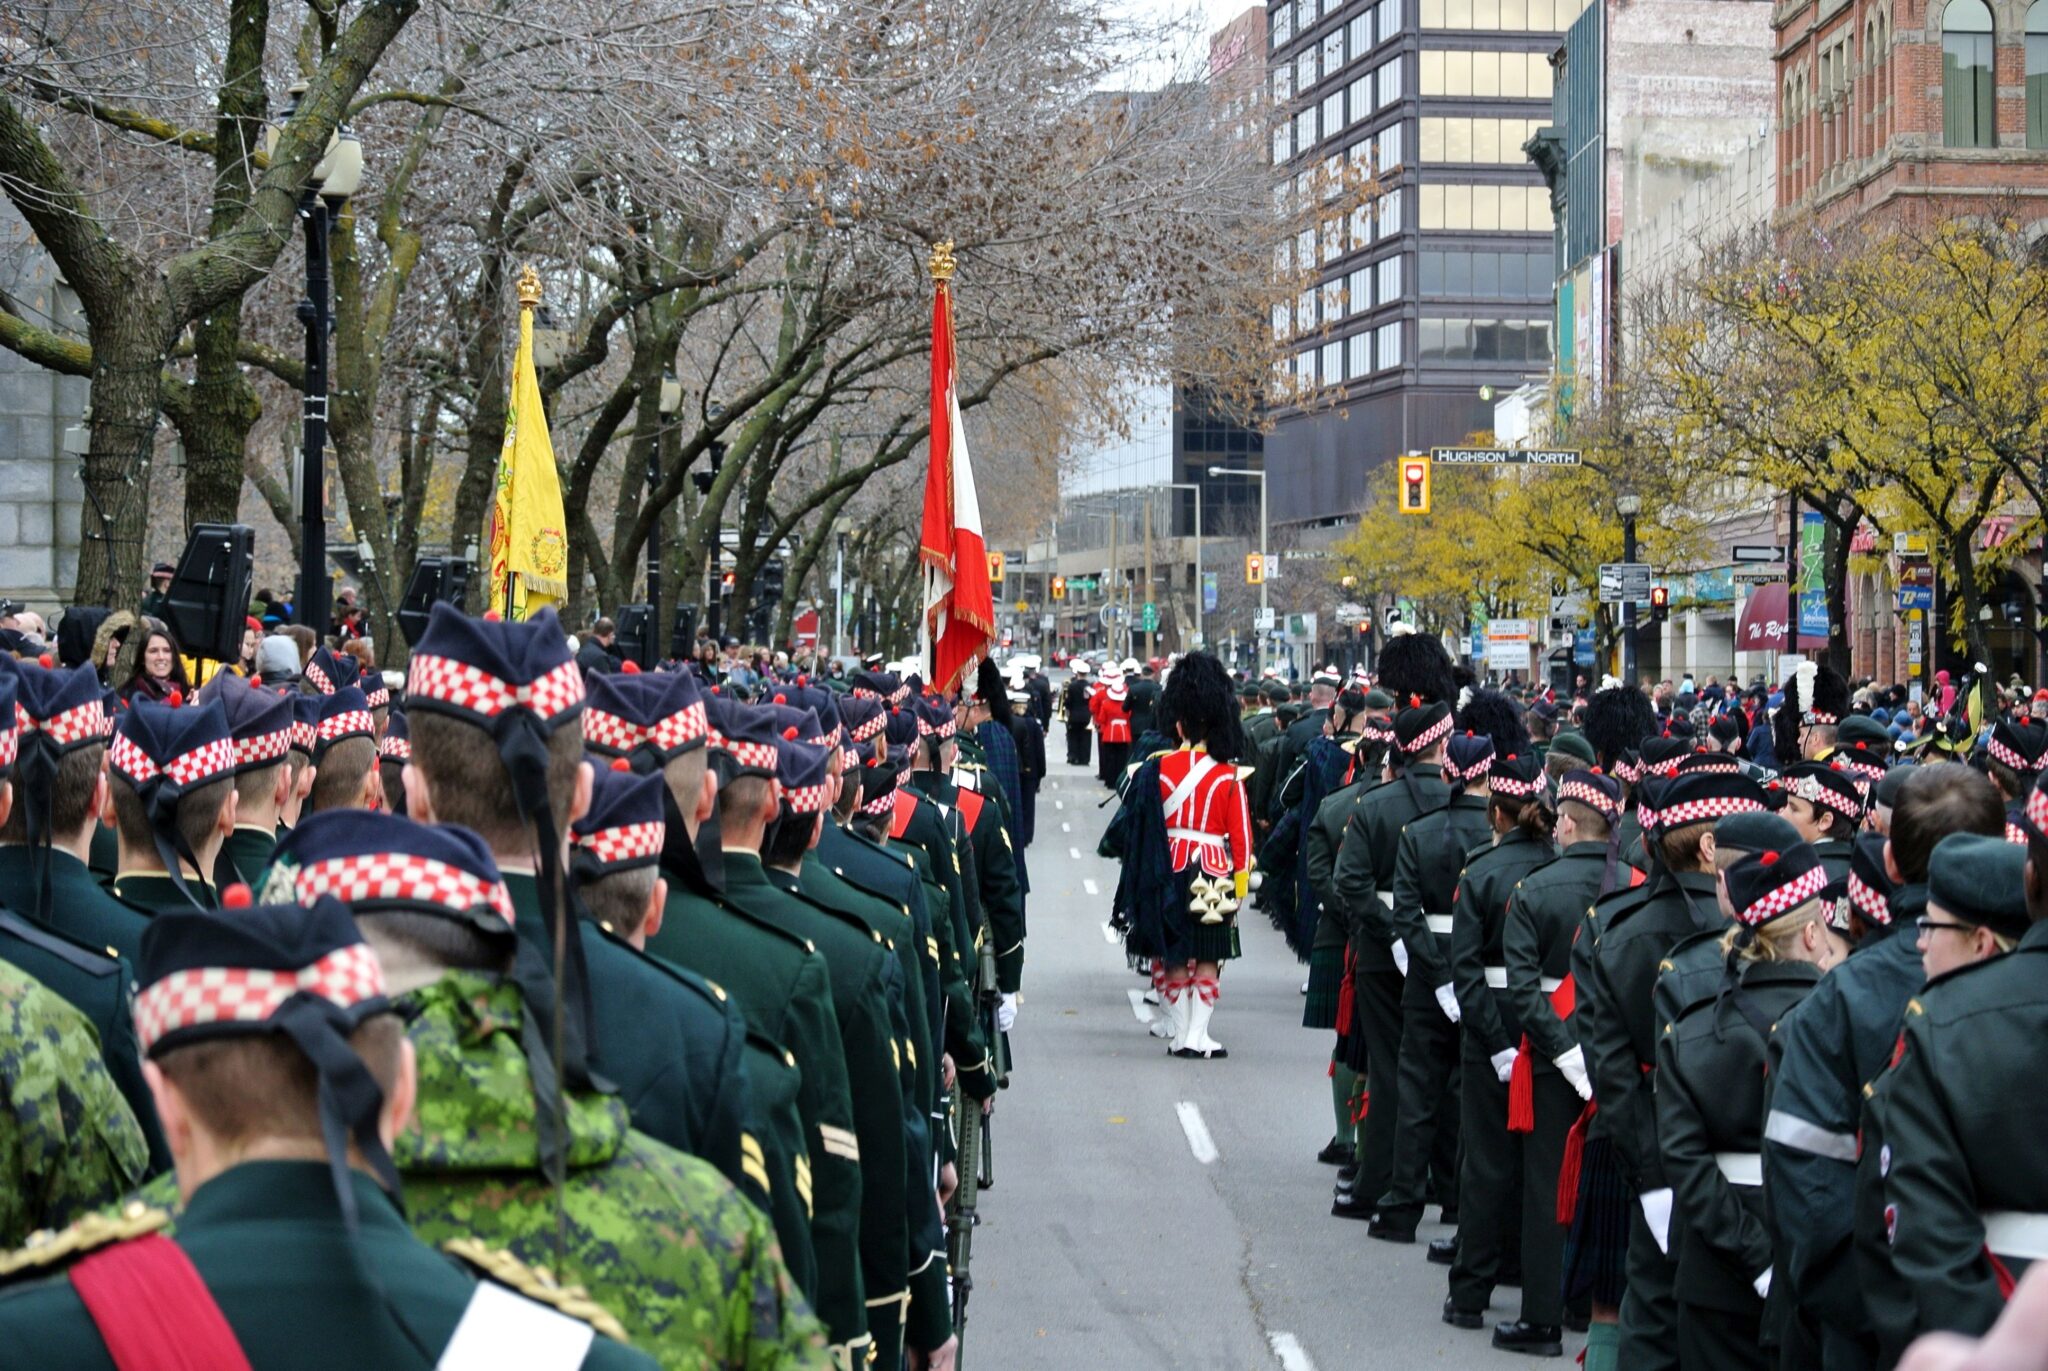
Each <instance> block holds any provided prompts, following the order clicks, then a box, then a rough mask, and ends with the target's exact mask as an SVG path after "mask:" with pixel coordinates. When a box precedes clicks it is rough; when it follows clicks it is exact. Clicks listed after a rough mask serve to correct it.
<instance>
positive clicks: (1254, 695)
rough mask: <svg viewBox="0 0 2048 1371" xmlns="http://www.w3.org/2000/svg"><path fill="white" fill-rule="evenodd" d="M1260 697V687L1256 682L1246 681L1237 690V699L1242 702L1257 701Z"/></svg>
mask: <svg viewBox="0 0 2048 1371" xmlns="http://www.w3.org/2000/svg"><path fill="white" fill-rule="evenodd" d="M1259 697H1260V694H1259V686H1258V682H1256V681H1246V682H1244V684H1242V685H1240V686H1239V687H1238V688H1237V698H1238V699H1240V700H1256V699H1258V698H1259Z"/></svg>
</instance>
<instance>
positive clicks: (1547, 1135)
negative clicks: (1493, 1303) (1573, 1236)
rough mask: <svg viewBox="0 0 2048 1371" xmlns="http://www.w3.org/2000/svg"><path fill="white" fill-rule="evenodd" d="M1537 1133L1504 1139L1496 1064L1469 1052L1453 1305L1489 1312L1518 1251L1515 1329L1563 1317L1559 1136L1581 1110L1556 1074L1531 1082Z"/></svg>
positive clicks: (1504, 1094) (1502, 1091) (1504, 1099)
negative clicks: (1519, 1297)
mask: <svg viewBox="0 0 2048 1371" xmlns="http://www.w3.org/2000/svg"><path fill="white" fill-rule="evenodd" d="M1535 1087H1536V1090H1535V1095H1536V1131H1535V1132H1533V1133H1510V1132H1508V1128H1507V1118H1508V1088H1507V1086H1506V1085H1505V1084H1503V1083H1502V1081H1501V1080H1500V1078H1499V1077H1498V1076H1496V1075H1495V1074H1494V1071H1493V1064H1492V1063H1491V1062H1489V1061H1487V1060H1486V1059H1485V1058H1484V1057H1475V1056H1474V1053H1473V1052H1471V1051H1468V1052H1466V1054H1465V1060H1464V1064H1463V1080H1462V1083H1461V1090H1460V1094H1461V1099H1462V1105H1463V1108H1462V1110H1461V1116H1460V1118H1459V1121H1458V1124H1459V1130H1460V1132H1461V1134H1462V1136H1463V1139H1464V1144H1465V1166H1464V1170H1463V1171H1462V1172H1460V1173H1459V1186H1458V1220H1459V1221H1458V1257H1457V1260H1456V1261H1455V1262H1453V1263H1452V1265H1451V1300H1452V1302H1453V1303H1454V1304H1456V1305H1457V1307H1458V1308H1460V1309H1464V1310H1470V1311H1473V1312H1477V1311H1479V1310H1482V1309H1484V1308H1486V1306H1487V1304H1488V1302H1489V1301H1490V1299H1491V1298H1492V1295H1493V1288H1494V1286H1495V1285H1497V1284H1499V1282H1500V1276H1501V1272H1502V1269H1503V1268H1504V1267H1506V1266H1507V1265H1508V1255H1509V1254H1510V1253H1512V1252H1515V1251H1516V1250H1517V1248H1519V1250H1520V1256H1521V1268H1522V1320H1523V1322H1525V1323H1540V1324H1549V1325H1552V1326H1556V1325H1557V1324H1559V1323H1562V1322H1563V1311H1564V1295H1563V1288H1564V1234H1565V1230H1564V1229H1563V1228H1562V1227H1561V1226H1560V1225H1559V1224H1558V1222H1557V1172H1558V1168H1559V1167H1560V1166H1562V1165H1563V1164H1564V1141H1565V1135H1566V1134H1567V1133H1569V1132H1570V1131H1571V1127H1572V1123H1573V1121H1574V1120H1576V1119H1577V1118H1578V1117H1579V1111H1580V1110H1581V1108H1583V1106H1582V1105H1581V1103H1580V1101H1579V1096H1578V1092H1577V1091H1575V1090H1573V1089H1572V1088H1571V1086H1570V1085H1569V1084H1567V1083H1566V1081H1565V1079H1564V1077H1563V1076H1560V1075H1558V1074H1557V1073H1556V1072H1554V1071H1553V1072H1539V1073H1538V1074H1537V1076H1536V1081H1535Z"/></svg>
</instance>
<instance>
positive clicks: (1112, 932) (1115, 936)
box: [1102, 923, 1123, 947]
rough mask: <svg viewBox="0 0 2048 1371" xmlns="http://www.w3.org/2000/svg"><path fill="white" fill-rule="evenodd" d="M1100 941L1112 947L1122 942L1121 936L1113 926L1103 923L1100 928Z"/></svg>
mask: <svg viewBox="0 0 2048 1371" xmlns="http://www.w3.org/2000/svg"><path fill="white" fill-rule="evenodd" d="M1102 941H1104V942H1106V943H1108V944H1109V945H1110V946H1112V947H1114V946H1115V945H1116V944H1118V943H1120V942H1122V941H1123V935H1121V934H1120V933H1118V932H1117V931H1116V925H1115V924H1110V923H1105V924H1104V925H1103V926H1102Z"/></svg>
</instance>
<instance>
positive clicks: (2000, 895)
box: [1927, 833, 2032, 940]
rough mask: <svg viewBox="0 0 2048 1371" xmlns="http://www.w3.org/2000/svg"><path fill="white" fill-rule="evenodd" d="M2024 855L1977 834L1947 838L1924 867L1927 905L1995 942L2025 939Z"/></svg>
mask: <svg viewBox="0 0 2048 1371" xmlns="http://www.w3.org/2000/svg"><path fill="white" fill-rule="evenodd" d="M2026 870H2027V849H2026V847H2025V846H2022V845H2021V844H2018V843H2009V842H2007V841H2005V839H2003V838H1993V837H1989V836H1987V835H1985V834H1982V833H1951V834H1949V835H1948V836H1947V837H1946V838H1943V839H1942V840H1941V841H1940V842H1938V843H1936V844H1935V845H1934V853H1933V855H1932V856H1931V857H1929V858H1928V861H1927V905H1928V909H1929V911H1930V912H1932V910H1933V909H1934V908H1935V907H1936V906H1939V907H1940V908H1942V909H1944V910H1946V911H1947V912H1948V913H1950V914H1952V915H1954V916H1955V917H1956V918H1958V919H1960V920H1962V921H1963V922H1964V923H1970V924H1975V925H1977V926H1978V927H1979V928H1988V929H1990V930H1991V931H1992V932H1993V933H1996V934H1998V935H1999V936H2001V937H2005V938H2012V939H2015V940H2017V939H2019V938H2022V937H2024V936H2026V932H2027V929H2028V928H2029V927H2031V926H2032V921H2031V920H2030V919H2029V918H2028V917H2027V885H2026Z"/></svg>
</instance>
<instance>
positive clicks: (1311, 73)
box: [1294, 45, 1316, 95]
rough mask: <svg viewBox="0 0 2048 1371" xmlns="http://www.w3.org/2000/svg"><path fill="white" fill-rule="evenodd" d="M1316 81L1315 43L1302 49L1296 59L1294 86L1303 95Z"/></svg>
mask: <svg viewBox="0 0 2048 1371" xmlns="http://www.w3.org/2000/svg"><path fill="white" fill-rule="evenodd" d="M1315 83H1316V50H1315V48H1314V46H1313V45H1311V46H1309V47H1305V48H1303V49H1302V50H1301V54H1300V55H1299V56H1298V57H1296V58H1295V59H1294V88H1295V90H1297V91H1299V92H1300V93H1301V94H1303V95H1307V94H1308V88H1309V87H1310V86H1313V85H1314V84H1315Z"/></svg>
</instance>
